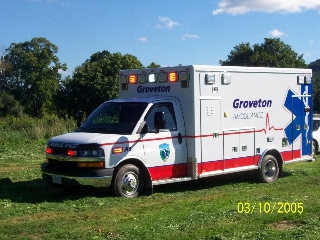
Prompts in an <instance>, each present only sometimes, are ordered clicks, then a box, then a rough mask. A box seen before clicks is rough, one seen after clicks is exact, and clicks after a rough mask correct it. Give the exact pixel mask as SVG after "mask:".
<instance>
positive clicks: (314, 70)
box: [308, 59, 320, 113]
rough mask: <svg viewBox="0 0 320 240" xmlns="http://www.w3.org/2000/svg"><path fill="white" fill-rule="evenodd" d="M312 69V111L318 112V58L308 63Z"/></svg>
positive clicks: (319, 68)
mask: <svg viewBox="0 0 320 240" xmlns="http://www.w3.org/2000/svg"><path fill="white" fill-rule="evenodd" d="M308 67H309V68H311V69H312V87H313V94H312V96H313V111H314V112H316V113H320V59H318V60H316V61H314V62H311V63H309V65H308Z"/></svg>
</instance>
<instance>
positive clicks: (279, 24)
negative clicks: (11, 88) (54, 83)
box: [0, 0, 320, 76]
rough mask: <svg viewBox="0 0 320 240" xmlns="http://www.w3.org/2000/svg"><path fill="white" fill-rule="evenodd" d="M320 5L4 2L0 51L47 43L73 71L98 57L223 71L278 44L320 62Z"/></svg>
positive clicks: (276, 0) (247, 0) (186, 0)
mask: <svg viewBox="0 0 320 240" xmlns="http://www.w3.org/2000/svg"><path fill="white" fill-rule="evenodd" d="M319 23H320V1H319V0H303V1H301V0H290V1H284V0H268V1H257V0H201V1H196V0H161V1H160V0H159V1H156V0H0V50H1V54H2V53H3V51H4V49H6V48H8V47H9V46H10V44H11V43H19V42H25V41H29V40H31V39H32V38H34V37H45V38H46V39H48V40H49V41H50V42H51V43H53V44H55V45H56V46H58V48H59V51H58V54H57V55H58V57H59V60H60V62H62V63H66V64H67V67H68V70H67V71H66V73H64V74H63V76H66V75H72V70H73V69H74V68H75V67H77V66H79V65H81V64H82V63H83V62H84V61H85V60H86V59H88V58H89V57H90V56H91V55H92V54H93V53H96V52H98V51H103V50H108V51H109V52H111V53H115V52H120V53H121V54H132V55H134V56H136V57H137V58H138V59H139V60H140V61H141V62H142V64H143V65H144V66H148V65H149V64H150V63H151V62H155V63H158V64H160V65H161V66H175V65H179V64H207V65H219V59H223V60H226V59H227V56H228V54H229V53H230V51H231V50H232V49H233V47H234V46H236V45H238V44H240V43H242V42H249V43H250V44H251V45H253V44H256V43H258V44H261V43H263V42H264V38H266V37H267V38H271V37H279V38H280V39H281V40H282V41H284V42H285V43H286V44H289V45H290V46H291V47H292V49H293V50H294V51H295V52H297V53H299V54H304V59H305V61H306V63H307V64H308V63H310V62H313V61H315V60H317V59H320V27H319Z"/></svg>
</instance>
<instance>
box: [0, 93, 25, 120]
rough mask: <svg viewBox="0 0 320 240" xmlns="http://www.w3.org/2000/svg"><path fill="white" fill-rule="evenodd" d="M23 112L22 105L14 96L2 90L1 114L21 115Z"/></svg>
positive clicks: (4, 115)
mask: <svg viewBox="0 0 320 240" xmlns="http://www.w3.org/2000/svg"><path fill="white" fill-rule="evenodd" d="M22 112H23V108H22V106H20V105H19V102H18V101H16V100H15V99H14V97H13V96H12V95H10V94H8V93H6V92H5V91H2V92H0V116H1V117H6V116H8V115H12V116H14V117H21V116H22Z"/></svg>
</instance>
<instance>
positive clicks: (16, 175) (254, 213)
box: [0, 128, 320, 239]
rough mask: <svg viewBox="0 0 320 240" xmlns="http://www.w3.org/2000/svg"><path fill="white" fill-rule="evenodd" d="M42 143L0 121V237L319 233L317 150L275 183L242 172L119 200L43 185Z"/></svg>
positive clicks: (201, 236)
mask: <svg viewBox="0 0 320 240" xmlns="http://www.w3.org/2000/svg"><path fill="white" fill-rule="evenodd" d="M45 143H46V140H43V139H42V138H41V137H34V138H32V139H28V138H26V135H25V134H23V133H22V132H21V131H7V130H6V129H5V128H2V129H1V128H0V239H320V155H319V157H318V156H317V157H316V161H315V162H305V163H296V164H291V165H285V166H284V176H283V177H281V178H279V179H278V180H277V181H276V182H275V183H273V184H264V183H259V182H258V181H256V180H255V177H254V172H246V173H241V174H234V175H226V176H219V177H211V178H205V179H200V180H197V181H191V182H184V183H175V184H169V185H162V186H155V187H154V194H153V195H151V196H142V197H139V198H136V199H124V198H117V197H113V196H111V195H110V194H109V193H108V191H107V190H106V189H77V190H75V191H64V190H62V189H55V188H52V187H50V186H48V185H47V184H46V183H45V182H44V181H43V180H42V179H41V173H40V164H41V163H42V162H43V161H44V160H45V156H44V149H45Z"/></svg>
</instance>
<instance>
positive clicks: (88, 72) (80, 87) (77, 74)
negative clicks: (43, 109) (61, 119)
mask: <svg viewBox="0 0 320 240" xmlns="http://www.w3.org/2000/svg"><path fill="white" fill-rule="evenodd" d="M142 67H143V66H142V64H141V62H140V61H139V60H138V59H137V58H136V57H135V56H133V55H130V54H125V55H121V54H120V53H110V52H108V51H102V52H97V53H94V54H93V55H91V57H90V58H89V59H87V60H86V61H85V62H84V63H83V64H82V65H81V66H78V67H77V68H76V69H75V71H74V74H73V76H72V78H67V79H66V80H65V81H63V83H62V86H61V87H60V91H59V96H60V98H59V102H57V105H58V106H59V109H63V108H64V109H65V108H66V106H65V105H67V108H68V114H69V115H71V116H75V114H76V112H77V111H79V110H83V111H84V112H85V113H86V114H90V113H91V112H92V111H93V110H94V109H95V108H96V107H97V106H99V105H100V104H101V103H102V102H104V101H107V100H110V99H114V98H117V97H118V96H119V80H118V76H119V70H120V69H137V68H142ZM63 105H64V106H65V107H64V106H63Z"/></svg>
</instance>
